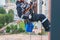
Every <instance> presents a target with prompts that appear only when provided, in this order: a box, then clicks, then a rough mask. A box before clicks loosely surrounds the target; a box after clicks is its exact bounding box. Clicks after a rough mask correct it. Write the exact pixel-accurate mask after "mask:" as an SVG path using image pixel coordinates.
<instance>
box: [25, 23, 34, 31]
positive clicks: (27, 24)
mask: <svg viewBox="0 0 60 40" xmlns="http://www.w3.org/2000/svg"><path fill="white" fill-rule="evenodd" d="M25 27H26V32H32V31H33V28H34V25H33V23H31V22H28V23H26V25H25Z"/></svg>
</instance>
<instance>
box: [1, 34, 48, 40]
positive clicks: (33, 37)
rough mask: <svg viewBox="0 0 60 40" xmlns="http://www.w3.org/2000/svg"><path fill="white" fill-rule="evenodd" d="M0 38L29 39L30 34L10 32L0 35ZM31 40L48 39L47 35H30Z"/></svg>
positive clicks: (3, 39) (6, 39) (4, 39)
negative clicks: (10, 33) (9, 33)
mask: <svg viewBox="0 0 60 40" xmlns="http://www.w3.org/2000/svg"><path fill="white" fill-rule="evenodd" d="M0 40H30V35H23V34H12V35H0ZM31 40H48V36H47V35H42V37H41V35H31Z"/></svg>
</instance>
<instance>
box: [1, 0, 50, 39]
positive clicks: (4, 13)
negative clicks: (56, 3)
mask: <svg viewBox="0 0 60 40" xmlns="http://www.w3.org/2000/svg"><path fill="white" fill-rule="evenodd" d="M16 1H17V0H0V35H1V36H0V38H1V39H0V40H30V39H29V37H30V36H29V33H27V32H25V24H24V21H21V20H20V18H19V17H18V15H17V10H16ZM26 1H27V2H28V3H29V2H30V1H32V2H36V3H35V4H36V6H35V12H37V13H38V14H39V13H42V14H44V15H46V17H47V18H49V19H50V13H49V8H48V7H49V3H48V2H49V0H26ZM33 24H34V29H33V32H32V33H31V40H41V39H42V38H43V39H42V40H48V33H47V32H45V31H44V28H43V27H42V25H41V22H40V21H39V22H34V23H33ZM41 35H42V37H41ZM13 36H14V37H13ZM27 37H28V39H27ZM33 37H34V38H33Z"/></svg>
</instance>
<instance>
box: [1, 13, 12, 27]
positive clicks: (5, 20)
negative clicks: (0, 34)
mask: <svg viewBox="0 0 60 40" xmlns="http://www.w3.org/2000/svg"><path fill="white" fill-rule="evenodd" d="M12 21H13V15H12V14H0V25H2V26H4V24H5V23H7V24H8V23H10V22H12ZM0 27H1V26H0Z"/></svg>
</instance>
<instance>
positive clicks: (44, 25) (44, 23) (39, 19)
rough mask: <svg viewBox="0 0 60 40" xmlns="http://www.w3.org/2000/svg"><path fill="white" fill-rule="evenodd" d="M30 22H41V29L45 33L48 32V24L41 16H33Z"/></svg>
mask: <svg viewBox="0 0 60 40" xmlns="http://www.w3.org/2000/svg"><path fill="white" fill-rule="evenodd" d="M31 21H41V23H42V25H43V27H44V28H45V31H49V30H50V22H49V20H48V19H47V18H46V16H45V15H43V14H33V17H32V19H31Z"/></svg>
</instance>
